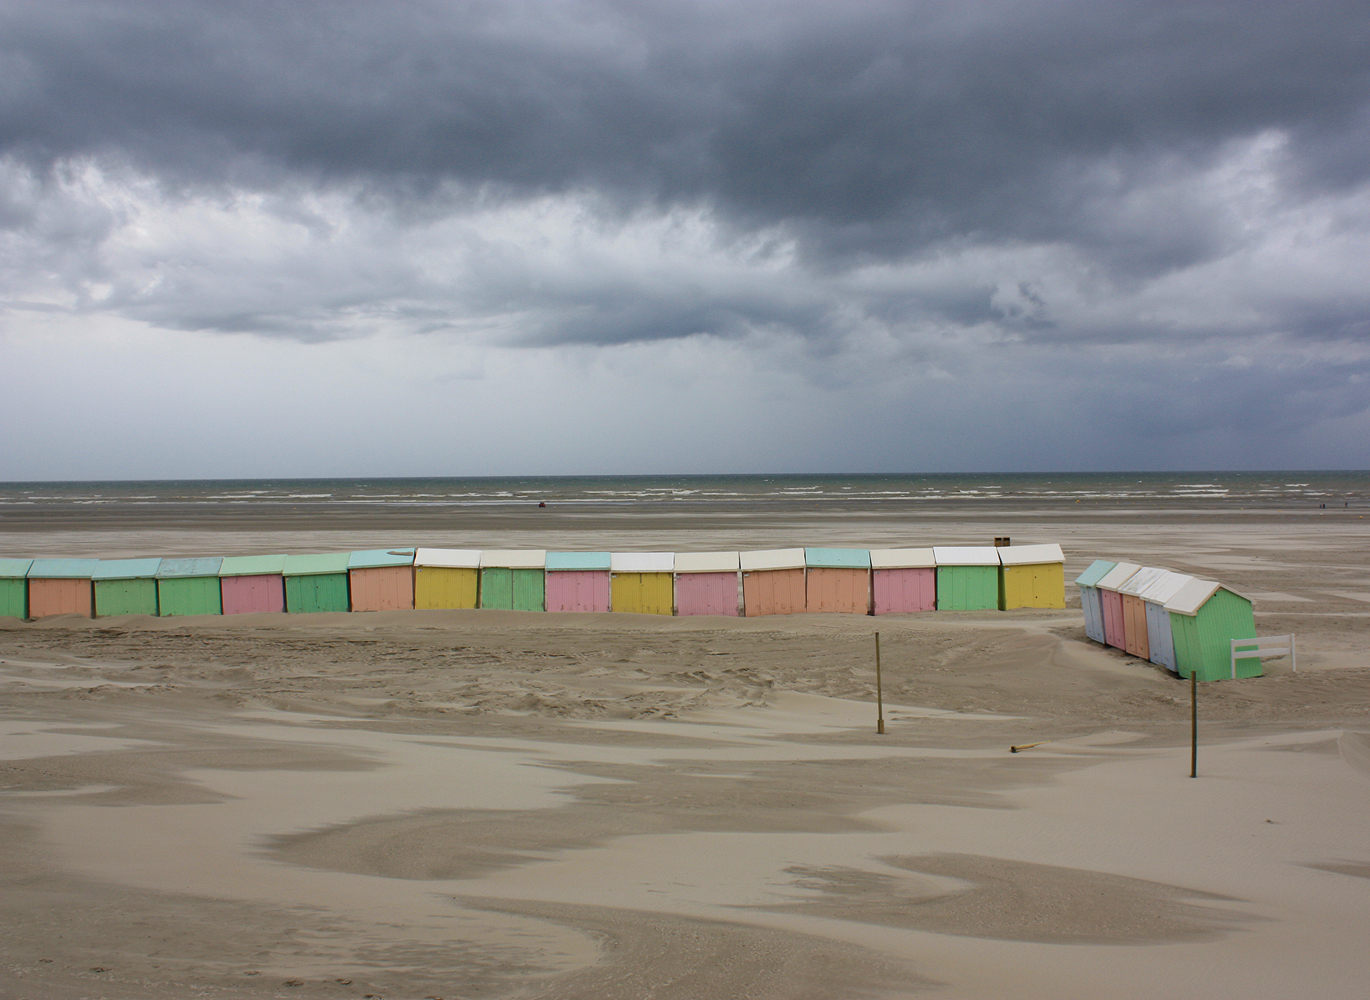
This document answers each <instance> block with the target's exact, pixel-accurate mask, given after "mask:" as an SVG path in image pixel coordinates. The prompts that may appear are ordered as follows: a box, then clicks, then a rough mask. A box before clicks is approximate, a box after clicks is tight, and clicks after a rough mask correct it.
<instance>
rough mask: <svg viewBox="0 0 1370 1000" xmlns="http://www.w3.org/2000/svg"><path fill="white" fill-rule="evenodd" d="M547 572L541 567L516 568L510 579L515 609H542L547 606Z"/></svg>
mask: <svg viewBox="0 0 1370 1000" xmlns="http://www.w3.org/2000/svg"><path fill="white" fill-rule="evenodd" d="M545 576H546V574H545V573H544V572H543V571H542V570H540V569H516V570H514V571H513V578H512V580H511V581H510V583H511V586H512V590H513V603H514V610H515V611H541V610H543V608H545V607H546V603H545V602H546V597H547V583H546V580H545V579H544V577H545Z"/></svg>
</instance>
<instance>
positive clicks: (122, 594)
mask: <svg viewBox="0 0 1370 1000" xmlns="http://www.w3.org/2000/svg"><path fill="white" fill-rule="evenodd" d="M156 613H157V581H156V580H96V581H95V614H96V616H97V617H102V618H108V617H111V616H113V615H155V614H156Z"/></svg>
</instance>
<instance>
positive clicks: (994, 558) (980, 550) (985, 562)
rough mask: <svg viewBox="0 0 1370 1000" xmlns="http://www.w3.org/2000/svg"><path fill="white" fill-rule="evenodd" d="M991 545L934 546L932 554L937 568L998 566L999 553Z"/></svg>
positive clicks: (998, 550)
mask: <svg viewBox="0 0 1370 1000" xmlns="http://www.w3.org/2000/svg"><path fill="white" fill-rule="evenodd" d="M1001 551H1003V550H1002V549H996V548H995V547H994V546H993V545H934V546H933V547H932V554H933V555H934V556H935V557H936V558H937V565H938V566H998V565H999V553H1000V552H1001Z"/></svg>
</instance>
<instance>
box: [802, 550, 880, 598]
mask: <svg viewBox="0 0 1370 1000" xmlns="http://www.w3.org/2000/svg"><path fill="white" fill-rule="evenodd" d="M804 568H805V571H806V577H807V578H806V580H805V584H804V589H805V607H806V609H807V610H809V611H811V612H837V613H839V614H848V615H868V614H870V608H871V553H870V549H821V548H807V549H805V550H804Z"/></svg>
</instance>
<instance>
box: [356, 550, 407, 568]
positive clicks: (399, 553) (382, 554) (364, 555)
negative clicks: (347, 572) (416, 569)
mask: <svg viewBox="0 0 1370 1000" xmlns="http://www.w3.org/2000/svg"><path fill="white" fill-rule="evenodd" d="M412 565H414V550H413V549H366V550H363V551H361V552H353V553H352V555H351V557H350V558H349V559H348V560H347V568H348V569H377V568H378V567H381V566H412Z"/></svg>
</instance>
